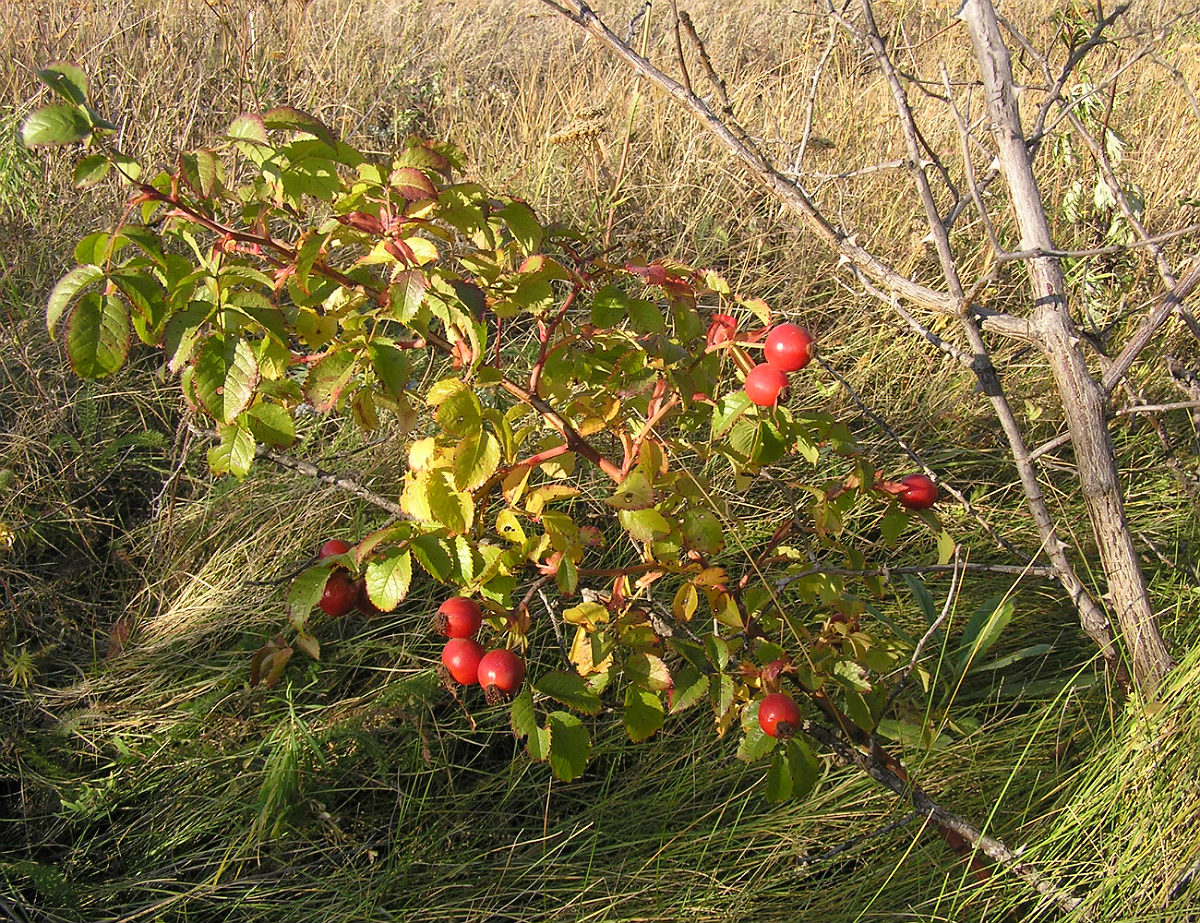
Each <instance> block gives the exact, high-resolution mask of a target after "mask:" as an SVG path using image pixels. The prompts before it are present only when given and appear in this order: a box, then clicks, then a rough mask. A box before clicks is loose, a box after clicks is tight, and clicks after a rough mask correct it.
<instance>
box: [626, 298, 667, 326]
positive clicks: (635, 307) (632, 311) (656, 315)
mask: <svg viewBox="0 0 1200 923" xmlns="http://www.w3.org/2000/svg"><path fill="white" fill-rule="evenodd" d="M629 321H630V323H632V324H633V329H634V330H636V331H637V332H638V333H662V332H663V331H664V330H666V329H667V321H666V318H664V317H663V314H662V311H661V310H660V309H659V307H658V305H656V304H654V303H653V302H652V301H645V300H643V299H641V298H632V299H630V301H629Z"/></svg>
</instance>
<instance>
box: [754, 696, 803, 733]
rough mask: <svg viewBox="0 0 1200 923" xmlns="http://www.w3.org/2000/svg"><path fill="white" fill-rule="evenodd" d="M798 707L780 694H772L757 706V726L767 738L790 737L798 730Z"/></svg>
mask: <svg viewBox="0 0 1200 923" xmlns="http://www.w3.org/2000/svg"><path fill="white" fill-rule="evenodd" d="M801 717H802V716H801V714H800V706H799V705H797V704H796V703H795V702H794V701H792V697H791V696H789V695H785V694H784V693H782V692H772V693H771V694H770V695H768V696H767V697H766V698H764V699H763V700H762V704H760V705H759V706H758V725H759V727H761V728H762V729H763V731H764V732H765V733H766V735H767V736H768V737H783V738H788V737H791V736H792V735H793V734H794V733H796V731H798V730H799V729H800V721H801Z"/></svg>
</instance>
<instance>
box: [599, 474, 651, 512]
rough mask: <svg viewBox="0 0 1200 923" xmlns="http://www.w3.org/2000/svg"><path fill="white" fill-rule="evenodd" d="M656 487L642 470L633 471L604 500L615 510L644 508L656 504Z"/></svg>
mask: <svg viewBox="0 0 1200 923" xmlns="http://www.w3.org/2000/svg"><path fill="white" fill-rule="evenodd" d="M654 500H655V496H654V488H653V487H651V486H650V481H649V479H648V478H647V477H646V475H645V474H644V473H643V472H641V471H633V472H631V473H630V474H629V476H628V477H626V478H625V480H623V481H622V482H621V484H620V486H618V487H617V489H616V490H614V491H613V493H612V496H609V497H605V498H604V502H605V503H606V504H607V505H608V506H611V507H612V508H613V509H615V510H644V509H648V508H650V507H652V506H654Z"/></svg>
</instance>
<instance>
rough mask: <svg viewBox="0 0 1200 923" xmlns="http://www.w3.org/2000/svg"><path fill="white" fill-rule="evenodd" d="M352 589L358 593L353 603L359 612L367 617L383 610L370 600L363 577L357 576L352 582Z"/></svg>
mask: <svg viewBox="0 0 1200 923" xmlns="http://www.w3.org/2000/svg"><path fill="white" fill-rule="evenodd" d="M354 590H355V592H356V593H357V594H358V595H357V598H356V599H355V605H356V606H358V611H359V612H361V613H362V614H363V615H365V616H367V617H368V618H370V617H372V616H375V615H379V614H380V613H382V612H383V610H382V609H380V608H379V607H378V606H377V605H375V603H373V602H371V596H370V594H369V593H368V592H367V580H366V578H365V577H359V578H358V582H357V583H355V584H354Z"/></svg>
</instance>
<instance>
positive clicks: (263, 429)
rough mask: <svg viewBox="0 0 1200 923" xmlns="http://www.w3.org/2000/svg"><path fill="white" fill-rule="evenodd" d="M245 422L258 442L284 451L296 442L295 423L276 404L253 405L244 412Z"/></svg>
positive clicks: (289, 415) (288, 414) (290, 416)
mask: <svg viewBox="0 0 1200 923" xmlns="http://www.w3.org/2000/svg"><path fill="white" fill-rule="evenodd" d="M246 422H247V423H248V424H249V426H250V432H251V433H253V434H254V438H255V439H256V440H258V441H259V442H262V443H265V444H267V445H271V446H275V447H276V448H279V449H286V448H288V447H289V446H291V445H292V444H294V443H295V441H296V423H295V421H294V420H293V419H292V415H291V414H290V413H288V412H287V411H286V410H284V409H283V408H282V407H280V406H279V405H278V404H271V403H268V402H265V401H264V402H262V403H259V404H255V405H254V406H253V407H251V408H250V409H249V410H248V411H247V412H246Z"/></svg>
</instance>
